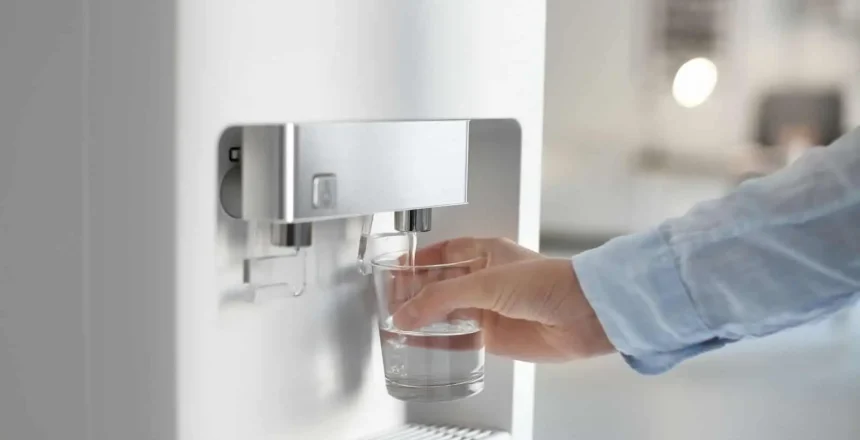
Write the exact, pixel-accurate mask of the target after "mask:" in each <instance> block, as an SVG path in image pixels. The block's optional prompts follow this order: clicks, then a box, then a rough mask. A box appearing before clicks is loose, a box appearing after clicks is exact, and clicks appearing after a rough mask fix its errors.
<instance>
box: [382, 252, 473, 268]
mask: <svg viewBox="0 0 860 440" xmlns="http://www.w3.org/2000/svg"><path fill="white" fill-rule="evenodd" d="M405 253H406V251H405V250H403V251H395V252H387V253H384V254H382V255H378V256H377V257H376V258H373V259H372V260H370V265H371V266H372V267H379V268H382V269H390V270H412V269H417V270H433V269H449V268H454V267H462V266H468V265H470V264H472V263H477V262H478V261H481V260H486V259H487V255H486V254H481V255H478V256H477V257H474V258H469V259H467V260H461V261H454V262H451V263H439V264H421V265H415V266H410V265H408V264H393V263H386V262H383V261H381V260H384V259H385V260H388V261H398V260H399V258H400V257H396V258H392V256H393V255H403V254H405Z"/></svg>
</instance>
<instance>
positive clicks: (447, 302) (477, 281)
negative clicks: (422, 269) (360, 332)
mask: <svg viewBox="0 0 860 440" xmlns="http://www.w3.org/2000/svg"><path fill="white" fill-rule="evenodd" d="M492 272H494V271H492V270H484V271H480V272H476V273H473V274H470V275H465V276H462V277H458V278H453V279H448V280H444V281H439V282H437V283H433V284H428V285H426V286H424V288H423V289H422V290H421V291H420V292H419V293H418V294H417V295H416V296H415V297H414V298H412V299H411V300H410V301H408V302H407V303H406V304H405V305H403V306H402V307H401V308H400V309H399V310H398V311H397V312H396V313H395V314H394V325H395V326H397V327H398V328H401V329H404V330H411V329H416V328H420V327H423V326H425V325H429V324H432V323H434V322H438V321H442V320H444V319H446V318H447V317H448V315H449V314H451V313H452V312H454V311H455V310H458V309H470V308H473V309H481V310H493V309H494V308H496V302H497V301H498V298H497V297H496V295H495V292H494V291H493V289H488V288H486V283H487V280H488V279H492V275H493V273H492Z"/></svg>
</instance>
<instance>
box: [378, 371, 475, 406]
mask: <svg viewBox="0 0 860 440" xmlns="http://www.w3.org/2000/svg"><path fill="white" fill-rule="evenodd" d="M385 386H386V388H388V394H389V395H391V397H394V398H395V399H398V400H402V401H405V402H450V401H452V400H460V399H465V398H467V397H472V396H474V395H476V394H478V393H480V392H481V390H483V389H484V376H481V377H478V378H475V379H473V380H470V381H468V382H461V383H454V384H447V385H432V386H414V385H404V384H402V383H397V382H394V381H392V380H390V379H386V380H385Z"/></svg>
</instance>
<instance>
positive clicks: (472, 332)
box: [371, 250, 487, 402]
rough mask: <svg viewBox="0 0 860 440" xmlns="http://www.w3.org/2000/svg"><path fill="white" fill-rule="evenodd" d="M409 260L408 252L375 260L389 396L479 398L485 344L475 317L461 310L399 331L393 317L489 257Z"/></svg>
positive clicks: (433, 399)
mask: <svg viewBox="0 0 860 440" xmlns="http://www.w3.org/2000/svg"><path fill="white" fill-rule="evenodd" d="M413 258H414V256H413ZM409 261H411V260H410V256H409V251H408V250H403V251H399V252H389V253H386V254H382V255H379V256H377V257H376V258H373V259H372V260H371V271H372V273H373V281H374V287H375V290H376V298H377V301H378V308H379V337H380V341H381V345H382V360H383V364H384V366H385V379H386V385H387V388H388V393H389V394H390V395H391V396H393V397H395V398H397V399H400V400H405V401H421V402H436V401H448V400H456V399H462V398H466V397H469V396H473V395H475V394H478V393H479V392H481V390H482V389H483V388H484V340H483V336H482V334H481V327H480V323H479V321H478V320H477V319H476V317H475V316H470V315H469V314H468V312H464V311H455V312H452V313H451V314H449V315H448V316H446V317H444V318H443V319H441V320H439V321H437V322H434V323H432V324H429V325H426V326H424V327H421V328H419V329H414V330H402V329H399V328H397V326H395V325H394V322H393V318H392V316H393V315H394V313H395V312H397V310H398V309H399V308H400V307H402V306H403V304H405V303H406V302H407V301H409V300H410V299H412V298H413V297H414V296H415V295H417V294H419V293H420V292H421V291H422V289H423V288H424V287H425V286H427V285H429V284H431V283H436V282H440V281H444V280H448V279H452V278H456V277H459V276H464V275H468V274H470V273H472V272H475V271H476V270H480V269H483V268H484V267H486V263H487V258H486V257H483V256H482V257H478V258H473V259H469V260H465V261H457V262H450V263H446V264H433V265H416V264H409Z"/></svg>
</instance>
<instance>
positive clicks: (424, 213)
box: [394, 208, 432, 232]
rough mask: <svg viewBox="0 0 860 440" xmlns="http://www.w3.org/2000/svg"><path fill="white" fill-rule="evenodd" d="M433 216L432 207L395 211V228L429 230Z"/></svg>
mask: <svg viewBox="0 0 860 440" xmlns="http://www.w3.org/2000/svg"><path fill="white" fill-rule="evenodd" d="M431 218H432V216H431V210H430V208H424V209H410V210H408V211H397V212H395V213H394V229H396V230H398V231H400V232H428V231H429V230H430V228H431V224H430V220H431Z"/></svg>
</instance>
